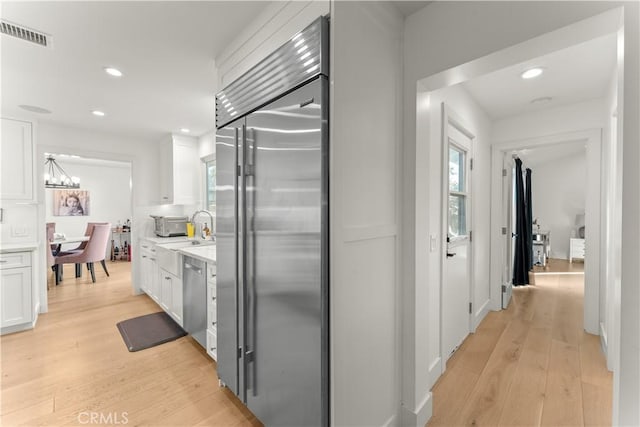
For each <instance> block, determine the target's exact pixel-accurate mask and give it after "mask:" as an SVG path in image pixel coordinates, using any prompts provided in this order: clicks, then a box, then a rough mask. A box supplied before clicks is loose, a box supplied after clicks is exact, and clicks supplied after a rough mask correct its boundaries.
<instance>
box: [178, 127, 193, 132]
mask: <svg viewBox="0 0 640 427" xmlns="http://www.w3.org/2000/svg"><path fill="white" fill-rule="evenodd" d="M180 132H182V133H189V132H191V130H190V129H187V128H181V129H180Z"/></svg>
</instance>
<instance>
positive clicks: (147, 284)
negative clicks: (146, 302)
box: [138, 243, 160, 302]
mask: <svg viewBox="0 0 640 427" xmlns="http://www.w3.org/2000/svg"><path fill="white" fill-rule="evenodd" d="M138 253H139V254H140V268H141V272H142V274H141V278H140V280H141V282H140V288H141V289H142V290H143V291H144V292H145V293H146V294H147V295H149V296H150V297H151V298H153V299H154V300H155V301H156V302H158V295H159V294H160V289H159V281H158V262H157V260H156V255H155V248H154V246H153V245H152V244H150V243H142V244H141V245H140V250H139V251H138Z"/></svg>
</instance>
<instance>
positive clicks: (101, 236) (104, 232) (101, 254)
mask: <svg viewBox="0 0 640 427" xmlns="http://www.w3.org/2000/svg"><path fill="white" fill-rule="evenodd" d="M110 237H111V224H110V223H108V222H107V223H102V224H95V225H94V227H93V231H92V233H91V237H90V238H89V240H88V241H87V245H86V246H85V247H84V249H82V250H81V251H79V252H73V253H66V254H65V255H60V256H57V257H56V264H58V265H59V267H58V268H61V266H60V265H61V264H87V267H88V268H89V271H90V272H91V280H92V281H93V283H95V282H96V274H95V269H94V267H93V263H94V262H97V261H100V263H101V264H102V268H103V269H104V272H105V273H107V276H109V271H107V265H106V264H105V256H106V252H107V244H108V243H109V238H110Z"/></svg>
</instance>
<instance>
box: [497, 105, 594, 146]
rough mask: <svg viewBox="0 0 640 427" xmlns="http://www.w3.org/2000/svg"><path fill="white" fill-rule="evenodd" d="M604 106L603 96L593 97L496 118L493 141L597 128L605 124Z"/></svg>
mask: <svg viewBox="0 0 640 427" xmlns="http://www.w3.org/2000/svg"><path fill="white" fill-rule="evenodd" d="M604 105H605V100H604V99H594V100H591V101H586V102H580V103H577V104H569V105H563V106H560V107H556V108H549V109H546V110H540V111H535V112H533V113H525V114H519V115H517V116H513V117H507V118H504V119H500V120H496V121H494V123H493V129H492V139H493V143H494V144H500V143H503V142H508V141H516V140H520V139H526V138H537V137H543V136H549V135H556V134H560V133H564V132H572V131H575V130H585V129H601V128H603V127H604V126H605V124H606V121H605V120H604V117H603V115H602V111H603V109H604Z"/></svg>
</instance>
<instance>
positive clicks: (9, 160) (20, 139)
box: [0, 118, 35, 201]
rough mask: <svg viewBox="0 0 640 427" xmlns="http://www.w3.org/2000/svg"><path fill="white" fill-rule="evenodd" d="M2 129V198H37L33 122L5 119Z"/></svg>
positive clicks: (0, 162) (0, 156) (0, 153)
mask: <svg viewBox="0 0 640 427" xmlns="http://www.w3.org/2000/svg"><path fill="white" fill-rule="evenodd" d="M0 131H1V132H0V136H1V137H0V147H1V149H0V166H1V168H0V186H1V187H0V199H2V200H23V201H24V200H27V201H34V200H35V199H34V191H33V171H34V169H33V162H34V157H33V133H32V126H31V123H29V122H24V121H20V120H11V119H5V118H3V119H2V124H1V128H0Z"/></svg>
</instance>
